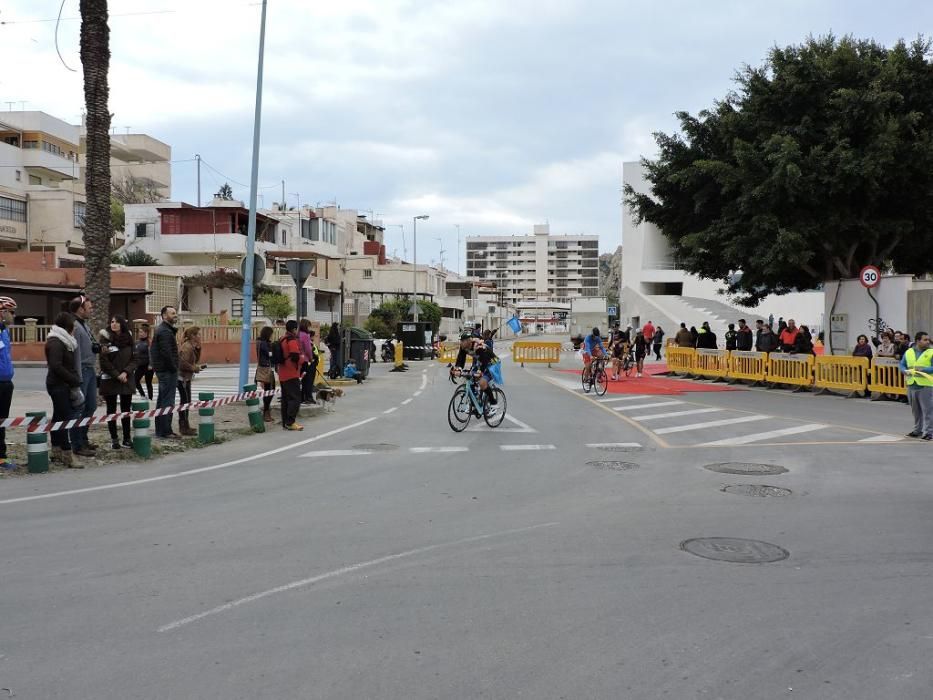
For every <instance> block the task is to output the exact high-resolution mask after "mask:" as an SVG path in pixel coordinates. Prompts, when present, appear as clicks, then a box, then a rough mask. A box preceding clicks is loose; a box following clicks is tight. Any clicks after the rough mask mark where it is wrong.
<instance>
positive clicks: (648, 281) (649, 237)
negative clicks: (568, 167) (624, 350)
mask: <svg viewBox="0 0 933 700" xmlns="http://www.w3.org/2000/svg"><path fill="white" fill-rule="evenodd" d="M622 178H623V180H624V182H625V184H626V185H631V186H632V187H633V188H634V189H635V191H636V192H640V193H646V194H648V193H650V183H648V181H647V180H646V179H645V173H644V168H643V167H642V165H641V163H625V164H623V166H622ZM623 208H624V211H623V216H622V244H623V245H624V246H625V255H624V256H623V258H622V285H621V290H620V294H619V299H620V301H621V305H622V309H621V312H620V313H621V317H622V320H623V325H624V322H625V321H626V320H627V321H628V322H629V323H631V324H632V326H634V327H639V326H641V325H642V324H644V323H645V322H646V321H652V322H653V323H654V325H655V326H657V325H659V324H660V325H661V326H663V327H664V330H665V331H666V332H667V333H668V337H672V335H673V333H674V332H675V331H676V330H677V329H678V328H679V327H680V323H681V322H684V323H686V324H687V326H688V327H689V326H697V327H699V326H700V324H701V323H703V322H704V321H708V322H709V324H710V327H711V328H712V329H713V330H714V331H715V332H716V333H717V334H718V335H719V337H720V338H722V333H723V332H724V331H725V329H726V326H727V324H728V323H734V322H735V321H737V320H738V319H740V318H745V319H746V320H748V322H749V325H754V323H753V320H754V319H757V318H761V319H767V318H768V316H769V315H773V316H774V319H775V325H776V323H777V319H779V318H781V317H783V318H785V319H788V318H793V319H794V320H795V321H797V324H798V325H809V326H810V327H811V330H814V331H815V330H817V329H821V328H822V326H823V293H822V292H798V293H792V294H785V295H783V296H775V295H772V296H770V297H768V298H766V299H765V300H763V301H762V302H761V303H760V304H759V305H758V306H757V307H755V308H754V309H749V308H744V309H743V308H742V307H736V306H734V305H732V304H731V302H730V300H729V299H728V297H726V296H724V295H723V294H720V290H721V289H722V288H723V286H724V285H723V283H722V282H718V281H715V280H706V279H701V278H699V277H697V276H696V275H693V274H690V273H688V272H687V271H685V270H683V269H680V268H678V267H677V264H676V261H675V260H674V256H673V254H672V251H671V247H670V244H669V243H668V240H667V238H665V236H664V234H662V233H661V230H660V229H659V228H658V227H657V226H655V225H653V224H650V223H647V222H644V223H641V224H635V222H634V220H633V217H632V212H631V210H630V209H629V208H628V207H627V206H626V205H623ZM814 335H816V333H814Z"/></svg>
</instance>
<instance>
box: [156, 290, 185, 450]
mask: <svg viewBox="0 0 933 700" xmlns="http://www.w3.org/2000/svg"><path fill="white" fill-rule="evenodd" d="M177 320H178V312H177V311H176V310H175V307H174V306H163V307H162V323H160V324H159V325H158V327H157V328H156V330H155V333H154V334H153V336H152V348H151V349H150V351H149V361H150V363H151V364H152V369H154V370H155V373H156V377H158V379H159V396H158V398H157V399H156V408H169V407H171V406H174V405H175V392H176V391H177V390H178V367H179V365H178V339H177V338H176V337H175V333H176V330H175V323H176V321H177ZM155 434H156V437H159V438H177V437H180V436H179V435H178V434H177V433H175V432H173V431H172V414H171V413H169V414H167V415H164V416H156V419H155Z"/></svg>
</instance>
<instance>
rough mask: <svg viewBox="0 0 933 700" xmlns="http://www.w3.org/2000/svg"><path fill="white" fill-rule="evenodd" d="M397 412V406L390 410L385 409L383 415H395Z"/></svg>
mask: <svg viewBox="0 0 933 700" xmlns="http://www.w3.org/2000/svg"><path fill="white" fill-rule="evenodd" d="M397 410H398V406H393V407H392V408H387V409H386V410H384V411H383V413H385V414H387V415H388V414H389V413H395V412H396V411H397Z"/></svg>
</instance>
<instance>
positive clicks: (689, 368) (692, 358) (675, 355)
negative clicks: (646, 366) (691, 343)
mask: <svg viewBox="0 0 933 700" xmlns="http://www.w3.org/2000/svg"><path fill="white" fill-rule="evenodd" d="M696 355H697V351H696V350H694V349H693V348H679V347H673V346H669V347H668V348H667V369H668V371H669V372H674V373H676V374H691V373H692V372H693V370H694V368H695V367H696Z"/></svg>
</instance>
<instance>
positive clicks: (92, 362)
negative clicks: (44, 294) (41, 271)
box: [68, 294, 100, 457]
mask: <svg viewBox="0 0 933 700" xmlns="http://www.w3.org/2000/svg"><path fill="white" fill-rule="evenodd" d="M68 309H69V311H71V313H72V314H73V315H74V317H75V327H74V336H73V337H74V339H75V340H76V341H77V343H78V350H77V352H76V353H75V368H76V369H77V371H78V372H79V374H80V376H81V393H82V394H83V396H84V405H82V406H76V407H75V410H74V415H72V418H90V417H91V416H93V415H94V411H96V410H97V359H96V358H95V357H94V355H96V354H97V353H99V352H100V345H99V344H98V343H96V342H94V340H93V338H92V336H91V331H90V330H89V329H88V327H87V321H88V319H89V318H91V311H93V309H94V305H93V304H92V303H91V300H90V299H88V298H87V297H86V296H84V295H83V294H81V295H80V296H77V297H75V298H74V299H72V300H71V303H70V304H69V305H68ZM88 429H89V426H87V425H85V426H81V427H75V428H72V429H71V448H72V450H73V451H74V453H75V454H76V455H78V456H79V457H93V456H94V452H95V450H97V445H94V444H92V443H91V441H90V439H89V438H88Z"/></svg>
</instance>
